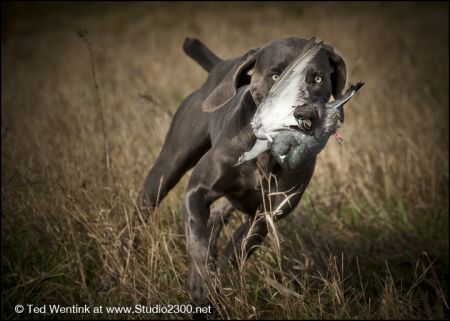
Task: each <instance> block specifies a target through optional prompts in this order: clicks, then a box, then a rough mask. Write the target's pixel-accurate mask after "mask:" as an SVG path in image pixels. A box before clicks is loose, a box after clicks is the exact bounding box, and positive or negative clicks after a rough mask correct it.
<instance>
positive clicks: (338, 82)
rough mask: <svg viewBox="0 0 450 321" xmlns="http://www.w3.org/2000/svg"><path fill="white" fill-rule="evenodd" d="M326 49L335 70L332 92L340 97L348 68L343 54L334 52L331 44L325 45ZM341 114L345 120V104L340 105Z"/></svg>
mask: <svg viewBox="0 0 450 321" xmlns="http://www.w3.org/2000/svg"><path fill="white" fill-rule="evenodd" d="M323 47H324V49H325V50H326V52H327V54H328V57H329V59H330V64H331V67H332V68H333V71H332V73H331V76H330V77H331V85H332V90H331V92H332V94H333V97H334V99H338V98H339V97H341V96H342V91H343V90H344V87H345V81H346V79H347V69H346V67H345V62H344V60H343V59H342V57H341V56H339V55H338V54H337V53H335V52H334V49H333V48H332V47H330V46H327V45H324V46H323ZM339 111H340V112H339V114H340V117H341V120H342V121H344V109H343V106H341V107H339Z"/></svg>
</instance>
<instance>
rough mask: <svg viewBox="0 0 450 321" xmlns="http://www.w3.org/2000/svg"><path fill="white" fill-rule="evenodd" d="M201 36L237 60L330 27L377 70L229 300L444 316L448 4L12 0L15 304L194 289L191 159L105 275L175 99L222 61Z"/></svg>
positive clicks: (4, 193)
mask: <svg viewBox="0 0 450 321" xmlns="http://www.w3.org/2000/svg"><path fill="white" fill-rule="evenodd" d="M80 30H82V31H83V34H84V35H85V36H84V38H83V37H80V36H79V34H80V33H79V31H80ZM187 36H189V37H196V38H198V39H200V40H201V41H203V42H204V43H205V44H206V45H207V46H208V47H209V48H211V50H212V51H213V52H215V53H216V54H217V55H218V56H220V57H221V58H225V59H226V58H231V57H234V56H237V55H240V54H243V53H245V52H246V51H247V50H248V49H250V48H253V47H257V46H262V45H263V44H264V43H266V42H268V41H271V40H275V39H280V38H283V37H287V36H298V37H302V38H310V37H312V36H316V38H317V40H318V41H320V40H322V41H324V42H325V43H326V44H329V45H331V46H333V47H334V49H335V51H336V52H338V53H339V54H340V55H341V56H342V57H343V58H344V60H345V62H346V64H347V75H348V78H347V86H346V87H348V85H349V84H350V83H355V82H356V81H359V80H361V81H364V82H365V83H366V85H365V86H364V87H363V89H362V90H361V91H360V92H359V93H358V95H357V97H356V98H354V99H353V100H352V101H351V102H350V103H349V104H348V106H347V107H346V115H345V123H344V124H343V125H342V128H341V130H340V132H341V135H342V136H343V138H344V141H343V144H342V145H339V144H337V142H336V141H334V140H330V141H329V143H328V145H327V146H326V148H325V149H324V151H323V152H322V153H321V154H320V155H319V157H318V161H317V166H316V171H315V174H314V176H313V179H312V181H311V183H310V186H309V188H308V189H307V191H306V193H305V195H304V197H303V200H302V202H301V204H300V206H299V207H298V208H297V209H296V210H295V212H294V213H292V214H291V215H290V216H289V217H287V218H286V219H285V220H283V221H281V222H279V223H278V224H277V231H278V233H279V236H280V239H281V243H280V248H279V251H278V247H277V246H274V244H273V242H274V238H273V237H269V238H268V240H267V241H266V242H265V243H264V244H263V245H262V248H261V249H260V250H259V251H257V253H256V255H255V256H254V257H252V258H251V259H250V260H249V261H248V262H247V263H246V265H245V268H244V269H243V270H242V271H240V272H239V273H235V274H232V275H222V276H221V280H222V281H221V282H222V283H223V293H222V297H221V298H220V300H222V301H221V302H222V303H223V307H222V308H220V309H219V314H220V316H221V317H222V318H253V319H258V318H288V319H293V318H306V319H308V318H312V319H314V318H320V319H324V318H346V319H347V318H364V319H377V318H382V319H395V318H412V319H436V318H437V319H444V318H448V147H449V146H448V144H449V132H448V116H449V115H448V112H449V107H448V106H449V105H448V67H449V66H448V3H442V2H439V3H438V2H422V3H418V2H412V3H410V2H389V3H388V2H370V3H369V2H367V3H358V2H356V3H355V2H351V3H350V2H319V3H312V2H311V3H309V2H286V3H285V2H241V3H237V2H201V3H200V2H199V3H195V2H190V3H187V2H171V3H163V2H151V3H145V2H134V3H120V2H114V3H113V2H101V3H100V2H92V3H91V2H90V3H81V2H80V3H78V2H64V3H57V2H53V3H38V2H18V3H13V2H8V3H4V2H2V40H1V57H2V59H1V70H2V71H1V77H2V78H1V80H2V85H1V88H2V96H1V102H2V107H1V143H2V152H1V161H2V169H1V171H2V178H1V197H2V215H1V232H2V233H1V249H2V258H1V266H2V272H1V274H2V285H1V287H2V294H1V298H2V299H1V300H2V302H1V304H2V309H1V310H2V319H3V318H5V319H11V318H36V317H37V316H36V315H30V314H27V313H23V314H16V313H15V312H14V306H15V305H16V304H19V303H20V304H35V305H44V304H61V305H73V304H79V305H82V304H88V305H90V306H95V305H100V304H102V305H104V306H134V305H135V304H143V305H148V306H150V305H156V304H160V305H166V304H183V303H186V302H189V300H190V299H189V295H188V293H187V291H186V289H185V285H184V283H185V280H186V272H187V267H186V251H185V244H184V238H183V226H182V219H181V214H180V207H181V205H180V204H181V199H182V195H183V191H184V188H185V185H186V182H187V178H188V176H189V174H187V175H186V176H185V177H184V178H183V180H182V181H181V182H180V183H179V184H178V185H177V186H176V187H175V189H174V190H173V191H172V192H171V193H170V194H169V195H168V197H167V198H166V199H165V200H164V202H162V204H161V205H160V207H159V209H158V210H157V212H156V213H155V215H154V216H153V217H151V218H150V220H149V221H148V222H147V223H146V224H144V227H143V230H142V232H143V233H142V237H143V244H144V246H143V248H141V249H140V250H139V251H138V252H137V253H135V254H133V257H132V258H127V262H128V260H131V259H132V260H134V261H135V263H134V264H133V265H127V266H126V267H125V268H122V271H123V269H124V271H125V274H126V276H125V277H124V279H122V281H121V282H119V283H117V282H116V283H115V282H111V281H110V278H108V275H111V274H113V272H112V271H113V270H117V269H120V259H121V258H118V257H117V255H116V254H114V253H115V252H114V250H115V249H116V247H117V241H118V235H119V234H120V232H121V230H122V229H123V228H124V226H126V222H127V215H129V214H130V212H131V210H132V208H133V200H134V199H135V197H136V194H137V191H138V190H139V188H140V186H141V184H142V182H143V179H144V177H145V175H146V173H147V171H148V170H149V169H150V168H151V165H152V164H153V162H154V160H155V159H156V157H157V156H158V154H159V152H160V149H161V146H162V143H163V141H164V137H165V135H166V133H167V130H168V127H169V125H170V121H171V118H172V115H173V113H174V112H175V111H176V109H177V107H178V106H179V104H180V102H181V101H182V100H183V99H184V98H185V97H186V96H187V95H188V94H190V93H191V92H192V91H194V90H196V89H197V88H199V87H200V86H201V85H202V83H203V82H204V81H205V79H206V77H207V74H206V72H205V71H203V69H202V68H201V67H200V66H198V65H197V64H196V63H195V62H194V61H192V60H190V58H188V57H187V56H186V55H185V54H184V53H183V51H182V44H183V41H184V39H185V37H187ZM91 58H92V59H93V60H91ZM192 126H195V124H192ZM105 150H107V151H108V159H109V161H108V162H106V159H105ZM242 220H243V218H242V215H239V214H236V215H235V216H234V218H233V220H232V222H231V223H230V224H229V226H227V228H226V229H225V236H224V239H225V237H227V236H228V237H229V236H230V233H231V232H232V230H233V228H235V227H236V226H237V225H238V224H239V223H240V222H242ZM275 245H276V244H275ZM122 259H123V258H122ZM218 300H219V299H218ZM39 317H41V318H49V317H52V316H50V315H47V316H39ZM65 317H67V318H79V317H84V318H92V317H95V318H119V317H120V318H122V317H124V318H136V317H138V318H167V317H170V318H175V319H176V318H184V317H186V315H183V314H178V315H165V316H164V315H140V316H136V315H134V316H133V315H130V314H120V313H108V314H102V315H66V316H65Z"/></svg>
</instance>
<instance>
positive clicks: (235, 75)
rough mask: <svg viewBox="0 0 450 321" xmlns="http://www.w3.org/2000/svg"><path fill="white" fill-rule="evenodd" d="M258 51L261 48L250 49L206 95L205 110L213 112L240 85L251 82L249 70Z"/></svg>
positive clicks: (227, 100)
mask: <svg viewBox="0 0 450 321" xmlns="http://www.w3.org/2000/svg"><path fill="white" fill-rule="evenodd" d="M258 52H259V48H253V49H250V50H249V51H248V52H247V53H246V54H245V55H243V56H242V57H241V58H240V59H239V60H238V61H237V62H236V64H235V65H234V66H233V68H231V70H230V71H229V72H228V73H227V74H226V75H225V77H224V78H223V79H222V81H221V82H220V83H219V84H218V85H217V87H216V88H214V90H213V91H212V92H211V93H210V94H209V96H208V97H206V99H205V101H204V102H203V104H202V110H203V111H204V112H213V111H215V110H217V109H219V108H220V107H222V106H223V105H225V104H226V103H227V102H229V101H230V100H231V99H232V98H233V97H234V96H235V95H236V93H237V89H238V88H239V87H240V86H243V85H247V84H249V83H250V78H251V73H250V72H249V71H250V69H251V68H253V66H254V64H255V62H256V58H257V56H258Z"/></svg>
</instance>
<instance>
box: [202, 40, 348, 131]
mask: <svg viewBox="0 0 450 321" xmlns="http://www.w3.org/2000/svg"><path fill="white" fill-rule="evenodd" d="M307 42H308V41H307V40H305V39H300V38H286V39H281V40H276V41H273V42H270V43H268V44H266V45H265V46H263V47H261V48H254V49H251V50H249V51H248V52H247V53H246V54H245V55H243V56H242V57H241V58H240V59H239V61H238V62H237V63H236V64H235V65H234V67H233V68H232V69H231V70H230V71H229V72H228V73H227V74H226V76H225V77H224V78H223V80H222V81H221V82H220V84H219V85H218V86H217V87H216V88H215V89H214V90H213V91H212V92H211V94H210V95H209V96H208V97H207V99H206V100H205V101H204V102H203V106H202V107H203V110H204V111H207V112H212V111H215V110H217V109H219V108H221V107H222V106H224V105H225V104H226V103H227V102H228V101H229V100H230V99H231V98H233V96H234V95H236V93H237V89H238V88H239V87H241V86H244V85H250V93H251V96H252V98H253V101H254V102H255V105H256V106H258V105H259V104H260V103H261V101H262V100H263V98H264V97H265V96H266V95H267V93H268V92H269V90H270V88H271V87H272V85H273V84H274V83H275V81H276V80H277V79H278V77H279V76H280V74H281V73H282V72H283V70H284V69H285V68H286V67H287V66H288V65H289V63H290V62H291V61H292V60H293V59H294V58H295V57H296V56H297V55H298V54H299V52H300V51H301V50H302V48H303V47H304V46H305V45H306V43H307ZM345 81H346V68H345V63H344V60H343V59H342V58H341V57H340V56H339V55H338V54H336V53H335V52H334V50H333V48H332V47H330V46H327V45H323V47H322V49H321V50H320V52H319V53H318V54H317V55H316V56H315V57H314V59H313V60H312V61H311V62H310V63H309V66H308V69H307V74H306V89H307V91H308V94H309V95H308V96H309V98H308V101H307V103H306V104H303V105H302V106H298V107H297V108H296V110H295V114H294V115H295V117H297V118H301V119H304V120H309V122H306V123H305V124H307V125H308V127H313V126H314V124H315V122H317V120H319V118H320V117H321V115H322V114H323V110H324V108H325V104H326V103H327V102H328V100H329V99H330V97H331V95H333V97H334V98H339V97H340V96H341V94H342V90H343V89H344V86H345ZM340 114H341V120H342V121H343V118H344V112H343V110H340ZM305 129H308V128H305Z"/></svg>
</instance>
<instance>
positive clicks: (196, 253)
mask: <svg viewBox="0 0 450 321" xmlns="http://www.w3.org/2000/svg"><path fill="white" fill-rule="evenodd" d="M306 43H307V40H305V39H300V38H286V39H282V40H277V41H273V42H270V43H268V44H266V45H264V46H262V47H261V48H254V49H251V50H249V51H248V52H247V53H245V54H244V55H241V56H238V57H236V58H232V59H228V60H222V59H220V58H218V57H217V56H216V55H215V54H214V53H212V52H211V51H210V50H209V49H208V48H206V47H205V46H204V45H203V44H202V43H201V42H200V41H198V40H196V39H189V38H187V39H186V41H185V43H184V46H183V48H184V50H185V52H186V53H187V54H188V55H189V56H190V57H191V58H193V59H194V60H195V61H197V62H198V63H199V64H200V65H201V66H202V67H203V68H204V69H205V70H206V71H208V72H209V76H208V79H207V80H206V82H205V83H204V85H203V86H202V87H201V88H200V89H198V90H196V91H195V92H193V93H192V94H190V95H189V96H188V97H187V98H186V99H185V100H184V101H183V102H182V103H181V106H180V107H179V108H178V110H177V112H176V113H175V115H174V118H173V121H172V124H171V126H170V129H169V132H168V134H167V137H166V140H165V142H164V146H163V148H162V151H161V154H160V156H159V157H158V159H157V160H156V162H155V164H154V166H153V168H152V169H151V170H150V172H149V173H148V175H147V177H146V179H145V182H144V185H143V187H142V190H141V192H140V195H139V198H138V206H139V209H140V211H142V212H147V213H149V212H151V210H152V209H153V208H154V207H155V206H157V202H159V201H161V200H162V199H163V198H164V197H165V196H166V194H167V193H168V192H169V191H170V190H171V189H172V187H174V185H175V184H176V183H177V182H178V181H179V180H180V178H181V177H182V175H183V174H184V173H186V171H187V170H189V169H190V168H192V167H193V166H194V165H195V168H194V170H193V172H192V175H191V177H190V179H189V183H188V186H187V189H186V193H185V196H184V200H183V209H182V211H183V216H184V221H185V236H186V243H187V249H188V252H189V255H190V272H189V279H188V290H189V292H190V294H191V296H192V299H193V301H194V303H196V304H199V305H200V304H207V303H208V302H209V301H208V299H207V294H208V291H213V290H214V289H213V286H212V280H211V277H210V274H209V273H208V272H209V269H210V266H209V262H211V260H210V259H211V258H213V257H217V253H216V252H217V250H216V241H217V238H218V235H219V232H220V228H221V224H220V223H221V222H223V216H221V215H223V213H220V212H217V213H219V214H217V213H211V212H212V211H210V206H211V204H212V203H213V202H214V201H216V200H217V199H219V198H222V197H225V198H226V199H227V200H228V202H229V205H227V206H225V207H226V208H225V209H224V212H225V213H227V214H228V213H230V212H232V211H233V210H234V209H237V210H239V211H241V212H243V213H245V214H247V215H248V219H247V221H246V222H245V223H243V224H242V225H241V226H240V227H239V228H238V229H237V230H236V232H235V233H234V235H233V237H232V239H231V240H230V241H229V243H228V245H227V246H226V249H225V252H224V253H223V256H221V258H226V260H227V261H229V262H236V261H237V260H238V259H239V258H245V257H248V255H250V254H251V252H252V251H253V250H254V249H255V246H256V245H258V244H260V243H261V242H262V241H263V239H264V237H265V236H266V234H267V233H268V228H267V224H266V222H265V221H264V219H258V220H256V219H255V216H256V214H257V213H258V212H259V211H261V209H262V204H263V202H268V201H270V203H271V204H272V207H273V208H277V207H280V209H281V214H279V215H277V216H276V219H280V218H282V217H284V216H286V215H287V214H288V213H289V212H291V211H292V209H293V208H295V206H296V205H297V204H298V203H299V201H300V199H301V197H302V195H303V192H304V191H305V189H306V187H307V185H308V183H309V181H310V179H311V176H312V175H313V172H314V167H315V163H316V155H313V156H311V157H310V159H308V161H306V162H303V163H302V166H301V168H300V169H298V170H295V171H287V170H284V169H283V168H282V167H281V166H280V165H279V164H278V163H277V161H276V159H275V158H274V157H273V156H271V155H270V153H268V152H265V153H262V154H261V155H259V156H258V157H257V158H255V159H253V160H251V161H248V162H245V163H243V164H240V165H239V166H236V163H237V161H238V159H239V157H240V156H241V155H242V154H243V153H245V152H246V151H248V150H250V149H251V147H252V146H253V145H254V144H255V141H256V137H255V136H254V134H253V132H252V128H251V126H250V122H251V121H252V118H253V116H254V114H255V112H256V109H257V107H258V105H259V104H260V103H261V101H262V100H263V98H264V97H265V96H266V94H267V93H268V92H269V90H270V88H271V87H272V85H273V84H274V82H275V81H276V80H277V79H278V77H279V75H280V74H281V73H282V72H283V70H284V69H285V68H286V66H288V64H289V63H290V62H291V61H292V60H293V59H294V58H295V57H296V56H297V55H298V54H299V52H300V51H301V50H302V48H303V47H304V46H305V44H306ZM345 81H346V68H345V63H344V61H343V60H342V58H341V57H340V56H339V55H337V54H336V53H335V52H334V50H333V49H332V48H331V47H330V46H326V45H323V47H322V49H320V51H319V53H318V54H317V55H316V56H315V57H314V59H313V60H312V61H311V62H310V63H309V65H308V69H307V74H306V83H307V84H306V89H307V91H308V101H307V103H305V104H302V105H301V106H298V107H296V109H295V113H294V115H295V117H298V118H301V119H302V120H303V121H304V120H307V121H308V123H309V124H311V126H314V124H318V123H319V122H318V121H319V120H320V115H322V114H323V110H324V108H325V104H326V103H327V102H328V100H329V99H330V98H331V95H333V97H334V98H335V99H336V98H339V97H340V96H341V95H342V90H343V88H344V86H345ZM341 119H342V120H343V111H341ZM270 184H271V186H275V184H276V186H277V189H278V190H279V191H289V193H292V194H293V196H292V197H291V198H290V199H289V202H286V201H285V196H283V195H281V194H277V195H272V196H269V195H268V194H267V193H263V192H262V191H267V189H268V187H269V185H270ZM263 198H270V200H269V199H263ZM250 227H252V229H251V233H249V229H250Z"/></svg>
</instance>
